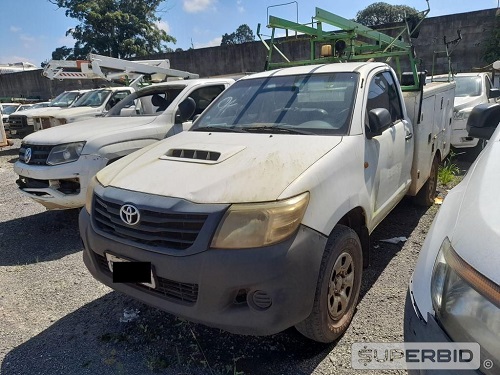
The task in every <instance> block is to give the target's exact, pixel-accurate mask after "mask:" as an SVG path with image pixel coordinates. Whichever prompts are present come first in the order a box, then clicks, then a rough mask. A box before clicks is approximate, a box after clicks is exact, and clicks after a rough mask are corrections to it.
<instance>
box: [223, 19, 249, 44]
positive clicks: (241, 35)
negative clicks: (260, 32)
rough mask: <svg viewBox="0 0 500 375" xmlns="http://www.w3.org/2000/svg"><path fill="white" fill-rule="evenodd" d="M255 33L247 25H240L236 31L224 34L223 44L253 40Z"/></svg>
mask: <svg viewBox="0 0 500 375" xmlns="http://www.w3.org/2000/svg"><path fill="white" fill-rule="evenodd" d="M254 40H255V35H254V33H253V31H252V29H251V28H250V27H249V26H248V25H247V24H243V25H240V26H239V27H238V28H237V29H236V31H235V32H234V33H231V34H224V35H222V41H221V43H220V45H221V46H228V45H232V44H241V43H246V42H253V41H254Z"/></svg>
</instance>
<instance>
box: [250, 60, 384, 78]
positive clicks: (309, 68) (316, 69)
mask: <svg viewBox="0 0 500 375" xmlns="http://www.w3.org/2000/svg"><path fill="white" fill-rule="evenodd" d="M367 65H371V66H374V67H375V66H386V64H384V63H376V62H348V63H332V64H318V65H304V66H295V67H290V68H283V69H276V70H269V71H266V72H261V73H256V74H252V75H250V76H245V77H243V78H241V80H245V79H253V78H264V77H270V76H273V77H277V76H278V77H279V76H287V75H298V74H312V73H314V74H317V73H337V72H356V71H358V70H359V69H361V68H363V67H365V66H367Z"/></svg>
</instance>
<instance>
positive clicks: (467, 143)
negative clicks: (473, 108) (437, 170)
mask: <svg viewBox="0 0 500 375" xmlns="http://www.w3.org/2000/svg"><path fill="white" fill-rule="evenodd" d="M455 122H457V121H456V120H455ZM465 124H466V121H465V122H463V125H462V126H463V129H456V128H455V126H454V127H453V130H452V132H451V141H450V142H451V145H452V146H453V147H455V148H467V147H475V146H476V145H477V143H478V142H479V139H477V138H473V137H470V136H469V133H468V132H467V129H465Z"/></svg>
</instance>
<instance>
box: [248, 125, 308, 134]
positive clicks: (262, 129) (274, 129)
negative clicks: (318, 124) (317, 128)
mask: <svg viewBox="0 0 500 375" xmlns="http://www.w3.org/2000/svg"><path fill="white" fill-rule="evenodd" d="M245 130H246V131H247V132H249V133H277V134H279V133H287V134H305V135H314V134H315V133H313V132H308V131H307V130H299V129H291V128H284V127H282V126H253V127H249V128H245Z"/></svg>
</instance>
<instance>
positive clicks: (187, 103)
mask: <svg viewBox="0 0 500 375" xmlns="http://www.w3.org/2000/svg"><path fill="white" fill-rule="evenodd" d="M194 111H196V102H195V101H194V99H193V98H191V97H190V96H188V97H187V98H186V99H184V100H183V101H182V102H181V103H180V104H179V108H178V109H177V112H176V114H175V123H176V124H181V123H183V122H185V121H187V120H189V119H190V118H191V116H193V114H194Z"/></svg>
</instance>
